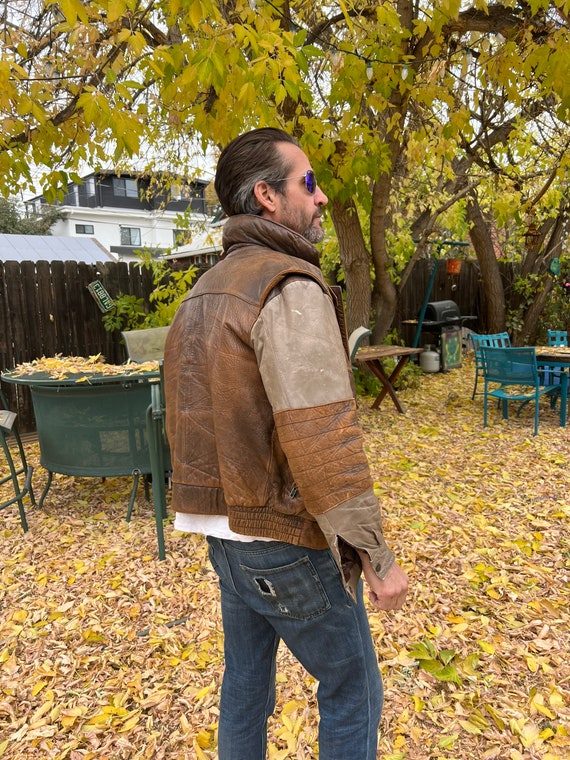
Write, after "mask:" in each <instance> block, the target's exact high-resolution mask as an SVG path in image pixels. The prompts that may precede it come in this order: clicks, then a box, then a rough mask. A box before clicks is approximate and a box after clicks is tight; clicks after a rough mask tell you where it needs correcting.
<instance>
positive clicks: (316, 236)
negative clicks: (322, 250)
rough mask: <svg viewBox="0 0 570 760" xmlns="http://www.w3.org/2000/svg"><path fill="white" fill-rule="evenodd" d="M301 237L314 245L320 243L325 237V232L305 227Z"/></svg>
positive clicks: (319, 228)
mask: <svg viewBox="0 0 570 760" xmlns="http://www.w3.org/2000/svg"><path fill="white" fill-rule="evenodd" d="M301 235H302V236H303V237H304V238H305V240H308V241H309V243H312V244H313V245H314V244H315V243H320V242H321V240H322V239H323V238H324V236H325V231H324V230H323V228H322V227H314V226H313V225H311V226H310V227H307V229H306V230H305V231H304V232H302V233H301Z"/></svg>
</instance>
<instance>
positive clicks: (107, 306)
mask: <svg viewBox="0 0 570 760" xmlns="http://www.w3.org/2000/svg"><path fill="white" fill-rule="evenodd" d="M87 290H88V291H89V292H90V293H91V295H92V296H93V298H94V299H95V302H96V304H97V306H98V307H99V308H100V309H101V311H102V312H103V313H105V312H107V311H111V309H112V308H113V306H114V305H115V304H114V302H113V299H112V298H111V296H110V295H109V294H108V293H107V291H106V290H105V288H104V287H103V285H101V283H100V282H99V280H94V281H93V282H90V283H89V285H88V286H87Z"/></svg>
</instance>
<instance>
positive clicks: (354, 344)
mask: <svg viewBox="0 0 570 760" xmlns="http://www.w3.org/2000/svg"><path fill="white" fill-rule="evenodd" d="M368 335H372V330H369V329H368V328H367V327H362V326H361V327H357V328H356V330H353V331H352V332H351V333H350V336H349V338H348V348H349V351H350V363H351V364H352V363H353V362H354V357H355V356H356V352H357V351H358V349H359V347H360V344H361V343H362V341H363V340H364V338H366V337H368Z"/></svg>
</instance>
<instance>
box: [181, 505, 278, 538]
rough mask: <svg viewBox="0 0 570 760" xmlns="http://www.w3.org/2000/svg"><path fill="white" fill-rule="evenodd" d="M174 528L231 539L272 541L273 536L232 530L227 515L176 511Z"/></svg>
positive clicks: (185, 531)
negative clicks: (266, 536) (190, 513)
mask: <svg viewBox="0 0 570 760" xmlns="http://www.w3.org/2000/svg"><path fill="white" fill-rule="evenodd" d="M174 530H179V531H181V532H183V533H201V534H203V535H204V536H213V538H222V539H229V540H231V541H245V542H247V541H271V540H272V539H271V538H262V537H261V536H244V535H242V534H241V533H234V531H233V530H230V526H229V523H228V518H227V517H226V516H225V515H188V514H185V513H184V512H176V516H175V517H174Z"/></svg>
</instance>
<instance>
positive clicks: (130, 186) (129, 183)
mask: <svg viewBox="0 0 570 760" xmlns="http://www.w3.org/2000/svg"><path fill="white" fill-rule="evenodd" d="M113 193H114V195H116V196H118V197H119V198H138V197H139V190H138V185H137V181H136V179H123V178H121V177H113Z"/></svg>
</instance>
